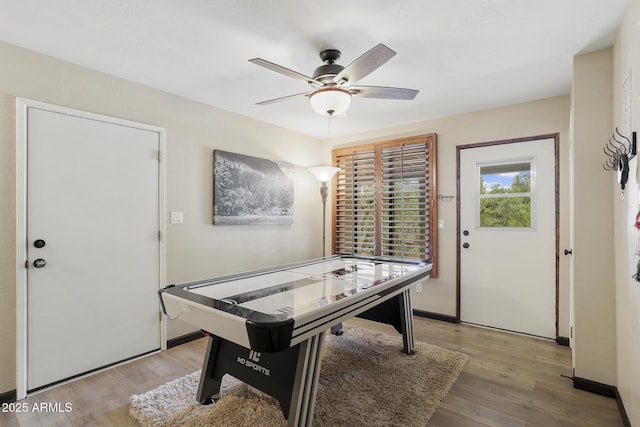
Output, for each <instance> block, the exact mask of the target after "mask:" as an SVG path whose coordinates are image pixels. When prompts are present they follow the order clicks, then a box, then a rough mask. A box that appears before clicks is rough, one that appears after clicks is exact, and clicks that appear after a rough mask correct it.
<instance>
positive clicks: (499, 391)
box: [0, 318, 623, 427]
mask: <svg viewBox="0 0 640 427" xmlns="http://www.w3.org/2000/svg"><path fill="white" fill-rule="evenodd" d="M350 323H353V324H358V325H360V326H367V327H372V328H375V329H379V330H382V331H385V332H389V333H394V331H393V329H392V328H390V327H388V326H386V325H379V324H376V323H372V322H368V321H364V320H360V319H355V320H353V321H350ZM414 327H415V336H416V340H418V341H422V342H427V343H431V344H436V345H439V346H442V347H446V348H449V349H452V350H458V351H461V352H464V353H466V354H467V355H469V357H470V360H469V363H468V364H467V366H466V367H465V368H464V370H463V371H462V373H461V374H460V377H459V378H458V380H457V382H456V383H455V384H454V385H453V387H452V389H451V391H450V392H449V394H448V395H447V397H446V398H445V400H444V402H443V403H442V405H441V406H440V408H439V409H438V411H437V412H436V413H435V414H434V415H433V417H432V418H431V421H430V423H429V427H441V426H446V427H465V426H500V427H503V426H545V427H551V426H580V427H585V426H597V427H605V426H622V425H623V423H622V419H621V418H620V415H619V413H618V409H617V406H616V402H615V400H613V399H610V398H606V397H602V396H598V395H595V394H591V393H587V392H585V391H581V390H576V389H574V388H573V384H572V382H571V381H570V380H569V379H566V378H563V377H561V374H563V375H567V376H570V374H571V351H570V350H569V349H568V348H566V347H561V346H558V345H557V344H556V343H555V342H553V341H547V340H541V339H536V338H531V337H524V336H519V335H514V334H509V333H505V332H500V331H493V330H488V329H483V328H477V327H473V326H468V325H463V324H450V323H445V322H440V321H436V320H428V319H423V318H416V319H415V322H414ZM205 344H206V342H205V340H204V339H201V340H197V341H193V342H190V343H187V344H184V345H181V346H178V347H174V348H172V349H170V350H167V351H165V352H162V353H159V354H155V355H151V356H148V357H145V358H143V359H140V360H137V361H133V362H130V363H128V364H126V365H122V366H119V367H115V368H112V369H109V370H107V371H104V372H101V373H98V374H95V375H92V376H90V377H87V378H84V379H81V380H77V381H74V382H71V383H68V384H65V385H62V386H58V387H56V388H53V389H51V390H49V391H46V392H42V393H40V394H37V395H34V396H31V397H29V398H28V399H25V400H23V401H20V402H19V403H26V404H27V407H28V408H29V412H28V413H24V414H15V413H10V414H9V413H0V425H1V426H6V427H13V426H22V427H35V426H135V425H136V423H135V421H134V420H133V419H132V418H130V417H129V415H128V405H129V397H130V396H131V395H132V394H140V393H144V392H146V391H148V390H151V389H153V388H155V387H157V386H159V385H161V384H164V383H165V382H167V381H171V380H173V379H175V378H178V377H180V376H183V375H185V374H187V373H190V372H193V371H195V370H196V369H198V368H200V367H201V364H202V360H203V357H204V355H203V353H204V351H205ZM41 403H45V404H49V406H53V407H54V409H55V405H56V404H58V407H60V408H62V409H64V405H65V404H66V403H70V404H71V407H72V410H71V411H70V412H66V413H65V412H56V413H38V412H33V411H32V409H33V405H34V404H36V405H39V404H41ZM52 404H53V405H52Z"/></svg>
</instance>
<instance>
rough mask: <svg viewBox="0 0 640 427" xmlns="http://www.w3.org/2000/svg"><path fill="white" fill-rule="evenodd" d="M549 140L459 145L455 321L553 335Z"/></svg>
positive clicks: (552, 187) (552, 161) (552, 154)
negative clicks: (457, 309)
mask: <svg viewBox="0 0 640 427" xmlns="http://www.w3.org/2000/svg"><path fill="white" fill-rule="evenodd" d="M555 175H556V174H555V139H553V138H550V139H544V140H535V141H526V142H517V143H510V144H501V145H491V146H483V147H475V148H465V149H461V150H460V231H461V236H460V242H461V245H462V247H461V248H460V319H461V320H462V321H464V322H468V323H474V324H478V325H483V326H489V327H495V328H500V329H506V330H510V331H515V332H521V333H526V334H532V335H537V336H542V337H547V338H555V337H556V243H555V242H556V219H555V218H556V216H555V208H556V202H555V200H556V194H555V192H556V185H555V181H556V178H555Z"/></svg>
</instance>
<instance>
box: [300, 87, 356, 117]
mask: <svg viewBox="0 0 640 427" xmlns="http://www.w3.org/2000/svg"><path fill="white" fill-rule="evenodd" d="M309 102H310V103H311V107H312V108H313V109H314V110H315V112H316V113H318V114H320V115H323V116H324V115H327V116H336V115H339V114H342V113H344V112H345V111H347V109H348V108H349V105H351V94H350V93H349V91H347V90H344V89H340V88H337V87H327V88H323V89H318V90H317V91H315V92H313V93H312V94H311V95H310V96H309Z"/></svg>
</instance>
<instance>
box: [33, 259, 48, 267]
mask: <svg viewBox="0 0 640 427" xmlns="http://www.w3.org/2000/svg"><path fill="white" fill-rule="evenodd" d="M45 265H47V261H45V260H43V259H42V258H38V259H37V260H35V261H33V266H34V267H35V268H42V267H44V266H45Z"/></svg>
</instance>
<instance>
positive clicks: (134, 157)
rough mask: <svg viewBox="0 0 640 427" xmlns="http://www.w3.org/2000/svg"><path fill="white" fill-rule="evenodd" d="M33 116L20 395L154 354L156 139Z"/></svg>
mask: <svg viewBox="0 0 640 427" xmlns="http://www.w3.org/2000/svg"><path fill="white" fill-rule="evenodd" d="M36 105H37V106H29V105H28V104H27V105H26V106H22V107H21V108H22V109H23V112H21V113H20V114H22V115H21V116H20V117H21V120H23V121H24V122H23V123H22V124H21V127H22V128H23V129H24V130H25V131H26V135H23V137H24V138H25V139H26V140H25V142H24V144H25V145H26V146H25V150H24V151H26V153H25V155H26V165H25V167H26V212H25V214H26V215H25V216H26V224H25V225H26V227H25V231H26V239H25V241H24V244H25V246H26V253H25V256H26V259H27V260H28V261H27V262H26V263H25V267H26V275H25V276H24V279H25V280H24V283H22V284H21V285H22V286H24V288H23V289H20V284H19V290H18V292H19V299H23V302H24V303H25V305H26V307H25V308H26V310H25V312H22V313H23V314H22V318H23V319H22V320H23V321H24V323H26V328H25V332H26V338H24V341H23V338H19V341H20V342H22V346H20V342H19V347H21V348H19V351H21V350H24V352H25V353H26V354H23V357H25V359H26V373H24V375H23V376H24V377H25V378H26V385H24V384H21V383H20V381H21V379H22V378H19V379H18V383H19V386H18V393H19V394H20V392H21V391H22V390H21V388H22V387H21V385H22V386H24V387H25V388H26V391H27V392H29V391H32V390H35V389H38V388H41V387H43V386H46V385H49V384H52V383H56V382H58V381H61V380H64V379H67V378H71V377H74V376H77V375H80V374H83V373H86V372H90V371H92V370H95V369H98V368H101V367H104V366H107V365H110V364H113V363H117V362H120V361H123V360H126V359H128V358H131V357H135V356H138V355H141V354H144V353H148V352H151V351H154V350H157V349H159V348H160V338H161V336H160V313H159V303H158V295H157V292H158V289H159V287H160V275H161V268H160V259H161V256H160V254H161V250H160V242H159V212H160V209H159V208H160V200H161V192H160V172H159V161H158V152H159V149H160V144H161V140H162V135H163V134H162V133H161V132H160V131H159V130H157V129H156V130H154V129H152V128H151V127H147V128H146V129H145V128H139V127H136V126H135V124H132V123H130V122H124V121H121V120H116V119H111V118H108V117H103V116H97V115H90V114H84V113H82V112H79V111H75V110H68V109H59V108H58V107H53V106H50V107H51V108H49V107H48V106H46V105H41V104H36ZM19 109H20V102H19ZM20 311H21V307H19V312H20ZM20 325H21V322H19V327H20ZM22 326H25V325H24V324H22ZM19 334H20V331H19ZM21 362H22V361H19V362H18V363H19V364H20V363H21ZM19 371H20V368H19ZM19 377H20V372H19ZM19 397H21V396H19Z"/></svg>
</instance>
